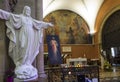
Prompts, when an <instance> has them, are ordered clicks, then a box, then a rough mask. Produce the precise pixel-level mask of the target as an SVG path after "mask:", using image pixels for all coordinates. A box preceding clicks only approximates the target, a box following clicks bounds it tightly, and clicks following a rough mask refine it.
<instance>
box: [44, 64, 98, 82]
mask: <svg viewBox="0 0 120 82" xmlns="http://www.w3.org/2000/svg"><path fill="white" fill-rule="evenodd" d="M45 71H46V74H47V75H48V82H85V80H90V82H99V67H98V66H83V67H67V68H60V67H53V68H46V69H45Z"/></svg>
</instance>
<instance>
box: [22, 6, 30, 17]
mask: <svg viewBox="0 0 120 82" xmlns="http://www.w3.org/2000/svg"><path fill="white" fill-rule="evenodd" d="M23 13H24V15H26V16H30V15H31V9H30V7H28V6H25V8H24V10H23Z"/></svg>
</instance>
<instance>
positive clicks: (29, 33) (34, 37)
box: [0, 6, 53, 80]
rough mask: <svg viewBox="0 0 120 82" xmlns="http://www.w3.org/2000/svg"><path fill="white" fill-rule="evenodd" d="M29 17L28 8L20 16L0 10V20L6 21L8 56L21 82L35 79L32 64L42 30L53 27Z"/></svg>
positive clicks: (29, 10) (29, 11)
mask: <svg viewBox="0 0 120 82" xmlns="http://www.w3.org/2000/svg"><path fill="white" fill-rule="evenodd" d="M30 15H31V9H30V7H29V6H25V7H24V9H23V13H22V14H20V15H18V14H13V13H10V12H7V11H4V10H2V9H0V18H1V19H4V20H6V26H7V36H8V38H9V39H10V43H9V55H10V57H11V58H12V60H13V61H14V63H15V65H16V68H15V74H16V77H17V78H18V79H21V80H29V79H32V78H37V76H38V74H37V69H36V68H35V67H33V66H32V63H33V61H34V59H35V57H36V56H37V55H38V53H39V48H40V44H41V43H42V41H43V40H42V37H43V29H44V28H47V27H53V24H51V23H47V22H43V21H38V20H35V19H33V18H32V17H31V16H30Z"/></svg>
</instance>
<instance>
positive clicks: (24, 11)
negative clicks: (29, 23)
mask: <svg viewBox="0 0 120 82" xmlns="http://www.w3.org/2000/svg"><path fill="white" fill-rule="evenodd" d="M26 9H30V10H31V8H30V7H29V6H25V7H24V9H23V14H24V15H25V13H26Z"/></svg>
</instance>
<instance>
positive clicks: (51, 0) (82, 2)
mask: <svg viewBox="0 0 120 82" xmlns="http://www.w3.org/2000/svg"><path fill="white" fill-rule="evenodd" d="M103 2H104V0H43V16H44V17H45V16H46V15H47V14H49V13H51V12H52V11H56V10H61V9H63V10H65V9H66V10H71V11H73V12H75V13H77V14H79V15H80V16H81V17H83V18H84V20H85V21H86V22H87V23H88V26H89V28H90V32H89V33H95V30H94V26H95V20H96V17H97V14H98V11H99V9H100V7H101V5H102V3H103Z"/></svg>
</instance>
